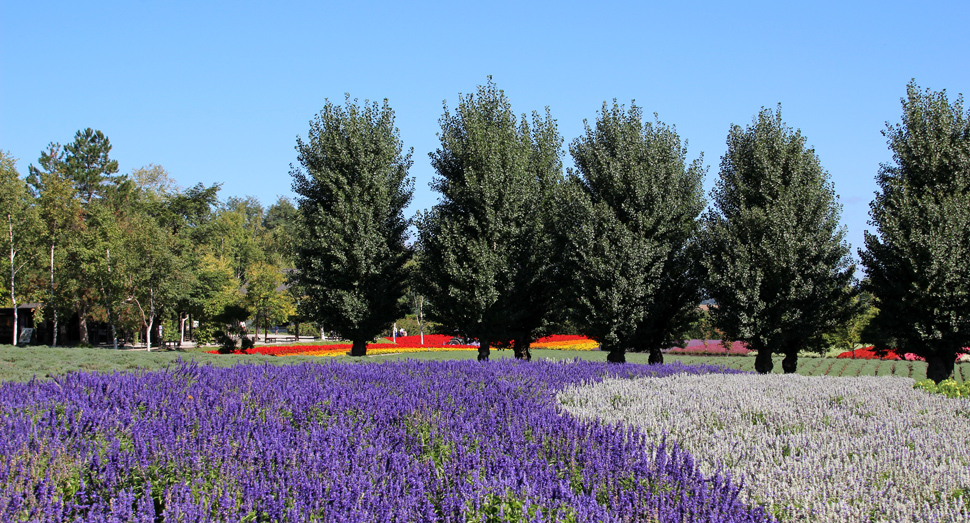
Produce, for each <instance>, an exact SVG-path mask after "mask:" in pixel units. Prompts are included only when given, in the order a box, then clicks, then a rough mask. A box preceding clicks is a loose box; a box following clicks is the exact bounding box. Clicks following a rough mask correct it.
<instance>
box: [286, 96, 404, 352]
mask: <svg viewBox="0 0 970 523" xmlns="http://www.w3.org/2000/svg"><path fill="white" fill-rule="evenodd" d="M403 148H404V145H403V143H402V141H401V139H400V133H399V131H398V130H397V128H395V127H394V111H393V110H391V108H390V106H389V105H388V103H387V100H384V103H383V104H382V105H378V104H377V103H376V102H375V103H373V104H368V103H367V102H366V101H365V103H364V105H362V106H361V105H359V104H358V103H357V100H353V101H351V100H350V96H349V95H348V96H347V98H346V103H345V105H344V106H343V107H341V106H339V105H335V104H332V103H330V102H329V101H328V102H327V103H326V105H325V106H324V108H323V110H322V111H321V112H320V114H319V115H318V116H317V117H316V118H315V119H314V120H313V121H311V122H310V132H309V135H308V137H307V140H306V141H304V140H303V139H302V138H297V144H296V150H297V153H298V161H299V163H300V167H296V168H293V169H291V171H290V174H291V175H292V176H293V191H294V192H296V193H297V195H298V198H297V203H298V207H299V211H300V219H301V226H300V227H298V229H297V230H298V231H299V234H300V235H299V238H298V240H297V257H296V268H297V276H296V278H297V280H298V284H299V285H301V286H302V288H303V290H304V292H305V293H306V296H305V298H304V299H303V300H302V301H301V303H300V305H301V306H302V307H303V308H304V310H303V313H304V314H305V315H306V316H308V317H309V318H312V320H314V321H317V322H318V323H324V322H325V323H326V325H327V327H328V328H332V329H334V330H336V331H338V332H340V333H341V334H342V335H343V336H344V337H347V338H349V339H350V340H351V341H352V343H353V346H352V348H351V355H352V356H364V355H365V354H366V351H367V342H369V341H371V340H373V339H374V338H375V337H376V336H377V335H378V334H380V332H381V331H383V330H386V329H387V328H388V327H390V326H391V324H392V323H393V322H394V320H395V319H397V318H400V317H401V316H403V315H404V314H405V313H406V310H407V302H406V301H405V300H402V298H403V297H404V295H405V292H406V289H407V271H406V269H405V264H406V263H407V261H408V260H409V259H410V258H411V256H412V254H411V250H410V248H409V247H408V246H407V245H406V244H405V240H406V239H407V228H408V226H409V225H410V221H409V220H408V219H406V218H405V217H404V208H405V207H407V205H408V203H409V202H410V201H411V197H412V195H413V193H414V180H413V178H409V177H408V169H410V167H411V165H412V161H411V152H408V153H404V151H403Z"/></svg>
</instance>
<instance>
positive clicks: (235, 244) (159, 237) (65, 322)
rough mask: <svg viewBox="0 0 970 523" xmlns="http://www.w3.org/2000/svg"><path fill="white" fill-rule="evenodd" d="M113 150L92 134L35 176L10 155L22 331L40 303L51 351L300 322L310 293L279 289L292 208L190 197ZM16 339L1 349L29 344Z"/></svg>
mask: <svg viewBox="0 0 970 523" xmlns="http://www.w3.org/2000/svg"><path fill="white" fill-rule="evenodd" d="M110 153H111V143H110V141H109V140H108V137H107V136H105V135H104V134H103V133H102V132H101V131H96V130H92V129H84V130H82V131H78V133H77V134H76V136H75V137H74V140H73V141H72V142H70V143H68V144H66V145H61V144H59V143H52V144H50V145H49V146H48V147H47V148H46V149H45V150H44V151H42V152H41V154H40V157H39V158H38V160H37V162H36V164H30V165H29V167H28V172H27V175H26V176H24V177H21V176H20V174H19V172H18V170H17V166H16V160H15V159H14V158H12V157H11V156H10V155H9V154H8V153H6V152H0V160H2V162H0V185H2V187H0V209H2V210H0V212H2V215H3V218H4V222H5V223H4V226H5V227H4V229H6V230H5V231H4V234H3V249H4V253H5V255H6V256H5V258H6V261H7V266H6V267H7V269H9V272H7V275H8V276H9V278H5V280H6V281H5V283H6V285H5V286H4V287H5V289H4V290H5V292H4V296H5V298H6V302H7V305H6V306H7V307H13V311H14V315H15V316H14V324H15V325H16V324H17V322H18V318H17V314H18V312H19V311H18V309H17V306H18V305H20V304H24V303H35V304H39V305H40V306H39V307H36V308H35V309H34V317H33V320H34V323H35V325H36V326H37V327H38V328H37V329H36V330H37V334H38V335H39V338H38V339H36V340H35V341H39V342H41V343H47V344H50V345H62V344H77V343H80V344H82V345H87V344H93V343H96V342H97V341H98V340H96V339H95V338H96V337H97V333H95V332H92V331H93V329H95V328H97V329H98V330H99V331H104V332H106V334H107V338H108V341H109V343H112V344H114V345H115V346H117V345H118V344H119V343H123V342H128V343H134V342H139V343H149V344H155V343H157V341H158V336H159V334H162V335H163V336H164V337H165V338H166V339H169V340H182V339H184V337H186V336H188V335H191V336H192V337H193V338H194V339H196V340H198V341H203V342H211V341H215V340H218V341H222V340H226V341H227V342H228V341H230V340H231V341H232V342H233V343H235V341H234V340H235V338H234V337H233V336H232V335H233V334H236V335H238V334H239V333H240V332H241V327H240V322H245V321H247V320H248V321H249V322H250V325H254V324H255V326H256V327H257V328H264V329H265V328H266V327H267V326H269V325H273V324H277V323H283V322H286V321H289V320H290V319H291V318H293V317H294V315H295V314H296V303H297V300H298V296H297V294H296V293H294V292H290V291H284V292H279V290H281V287H284V283H285V280H286V275H285V273H284V272H283V269H288V268H292V267H293V252H294V251H293V250H294V243H293V242H294V239H295V237H296V233H295V231H294V229H295V227H297V220H296V217H297V209H296V207H295V206H294V205H293V204H292V203H291V202H290V201H289V200H287V199H285V198H280V199H279V200H278V201H277V202H276V203H274V204H273V205H271V206H270V207H269V208H264V207H263V206H262V205H261V204H260V203H259V201H258V200H256V199H255V198H252V197H248V198H236V197H230V198H227V199H225V200H220V199H219V191H220V185H218V184H215V185H212V186H209V187H206V186H204V185H203V184H197V185H195V186H193V187H190V188H187V189H185V188H181V187H178V186H177V185H176V184H175V183H174V181H173V180H172V179H171V178H170V176H169V174H168V173H167V172H166V171H165V169H164V168H162V167H161V166H158V165H148V166H145V167H142V168H138V169H135V170H133V171H132V172H131V173H128V174H119V172H118V163H117V162H116V161H115V160H113V159H111V157H110ZM195 322H198V325H199V327H198V328H193V325H194V324H195ZM161 326H164V328H162V329H160V327H161ZM12 330H13V332H12V336H11V338H10V339H5V340H0V342H3V343H13V344H16V343H17V342H18V341H20V340H18V335H19V329H16V328H14V329H12ZM237 337H238V336H237ZM102 341H103V340H102Z"/></svg>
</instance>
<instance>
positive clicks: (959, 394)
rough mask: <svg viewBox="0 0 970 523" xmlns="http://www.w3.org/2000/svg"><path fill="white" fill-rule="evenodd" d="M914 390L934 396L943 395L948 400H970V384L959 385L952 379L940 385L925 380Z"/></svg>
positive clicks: (918, 383)
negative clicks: (923, 391)
mask: <svg viewBox="0 0 970 523" xmlns="http://www.w3.org/2000/svg"><path fill="white" fill-rule="evenodd" d="M913 388H915V389H920V390H925V391H926V392H931V393H934V394H943V395H944V396H946V397H948V398H970V383H967V382H964V383H957V382H956V380H952V379H945V380H943V381H941V382H939V383H936V382H935V381H933V380H932V379H925V380H922V381H917V382H916V383H915V384H914V385H913Z"/></svg>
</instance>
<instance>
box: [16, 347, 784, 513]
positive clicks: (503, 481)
mask: <svg viewBox="0 0 970 523" xmlns="http://www.w3.org/2000/svg"><path fill="white" fill-rule="evenodd" d="M711 372H723V369H720V368H719V367H705V366H681V365H664V366H655V367H648V366H637V365H608V364H601V363H589V362H579V361H574V362H567V363H552V362H531V363H524V362H514V361H495V362H487V363H479V362H475V361H453V362H413V361H409V362H399V363H386V364H367V365H353V364H345V365H341V364H303V365H292V366H269V365H241V366H236V367H232V368H215V367H200V366H197V365H194V364H178V365H176V366H174V367H172V368H170V369H168V370H166V371H160V372H147V373H140V374H114V375H105V374H91V373H76V374H70V375H67V376H64V377H61V378H58V379H56V380H54V381H52V382H37V381H34V382H31V383H27V384H15V383H6V384H3V385H2V386H0V520H2V521H39V522H54V521H58V522H59V521H86V522H120V521H143V522H154V521H183V522H201V521H227V522H228V521H233V522H235V521H334V522H366V521H375V522H377V521H380V522H394V521H400V522H418V521H482V522H485V521H489V522H491V521H576V522H578V521H582V522H586V521H644V522H647V521H651V522H653V521H659V522H675V521H676V522H683V521H699V522H701V521H703V522H708V521H709V522H734V521H745V522H747V521H750V522H762V521H772V519H771V517H770V516H769V515H767V513H766V512H765V511H764V510H763V509H762V508H760V507H749V506H747V505H746V504H744V503H743V502H741V501H740V500H739V498H738V492H739V489H738V487H737V486H735V485H732V484H731V483H730V481H729V479H728V478H727V477H726V476H724V475H720V474H712V475H710V476H706V475H704V474H702V473H701V472H699V471H698V468H697V466H696V465H695V463H694V461H693V459H692V457H691V456H690V455H689V454H687V453H686V452H685V451H683V450H680V449H679V448H677V447H676V446H675V445H672V444H665V443H663V442H656V441H654V440H649V439H648V438H647V437H646V436H645V435H644V434H643V433H642V432H640V431H639V430H638V429H634V428H624V427H617V426H611V425H607V424H604V423H600V422H597V421H582V420H578V419H576V418H573V417H571V416H568V415H565V414H563V413H562V412H561V410H560V409H559V408H558V407H557V406H556V402H555V394H556V393H557V392H558V391H560V390H562V389H563V388H564V387H566V386H568V385H578V384H581V383H590V382H595V381H599V380H601V379H602V378H604V377H620V378H630V377H636V376H657V377H661V376H668V375H671V374H674V373H690V374H704V373H711Z"/></svg>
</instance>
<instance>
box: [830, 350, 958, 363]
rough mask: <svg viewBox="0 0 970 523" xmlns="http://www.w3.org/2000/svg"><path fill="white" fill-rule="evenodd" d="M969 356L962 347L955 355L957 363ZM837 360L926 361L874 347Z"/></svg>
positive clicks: (911, 355) (852, 352)
mask: <svg viewBox="0 0 970 523" xmlns="http://www.w3.org/2000/svg"><path fill="white" fill-rule="evenodd" d="M968 354H970V347H964V348H963V349H962V353H961V354H957V361H958V362H960V361H967V359H966V356H967V355H968ZM836 357H837V358H844V359H856V360H906V361H926V358H924V357H922V356H917V355H916V354H913V353H911V352H907V353H905V354H898V353H896V352H895V351H891V350H889V351H880V350H876V348H875V347H863V348H861V349H855V350H850V351H845V352H843V353H842V354H839V355H838V356H836Z"/></svg>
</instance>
